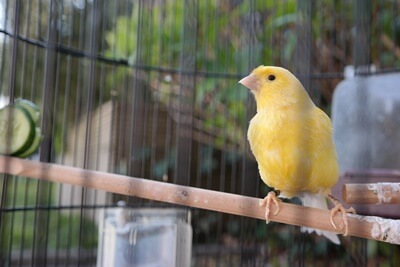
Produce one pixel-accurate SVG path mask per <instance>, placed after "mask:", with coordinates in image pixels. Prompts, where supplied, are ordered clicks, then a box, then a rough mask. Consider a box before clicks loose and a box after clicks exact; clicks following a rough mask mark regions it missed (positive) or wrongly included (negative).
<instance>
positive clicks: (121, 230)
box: [97, 207, 192, 267]
mask: <svg viewBox="0 0 400 267" xmlns="http://www.w3.org/2000/svg"><path fill="white" fill-rule="evenodd" d="M100 222H102V223H101V224H100V225H99V246H98V255H97V266H98V267H100V266H101V267H110V266H116V267H127V266H138V267H156V266H160V267H161V266H163V267H164V266H165V267H169V266H171V267H175V266H183V267H185V266H190V261H191V249H192V228H191V226H190V211H189V210H187V209H173V208H139V209H132V208H125V207H118V208H109V209H105V210H103V212H102V218H101V220H100Z"/></svg>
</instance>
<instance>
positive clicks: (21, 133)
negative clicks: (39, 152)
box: [0, 105, 35, 155]
mask: <svg viewBox="0 0 400 267" xmlns="http://www.w3.org/2000/svg"><path fill="white" fill-rule="evenodd" d="M34 137H35V124H34V123H33V120H32V118H31V116H30V115H29V114H28V112H27V111H26V110H25V109H23V108H20V107H18V106H16V105H8V106H5V107H4V108H2V109H0V154H5V155H16V154H19V153H22V152H23V151H25V150H26V149H28V148H29V147H30V146H31V144H32V141H33V139H34Z"/></svg>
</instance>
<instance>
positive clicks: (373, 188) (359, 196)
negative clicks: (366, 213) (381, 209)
mask: <svg viewBox="0 0 400 267" xmlns="http://www.w3.org/2000/svg"><path fill="white" fill-rule="evenodd" d="M342 196H343V200H344V201H345V202H346V203H347V204H400V183H369V184H344V185H343V187H342Z"/></svg>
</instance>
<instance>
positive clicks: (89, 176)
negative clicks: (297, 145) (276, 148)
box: [0, 156, 400, 244]
mask: <svg viewBox="0 0 400 267" xmlns="http://www.w3.org/2000/svg"><path fill="white" fill-rule="evenodd" d="M0 172H2V173H7V174H11V175H18V176H23V177H29V178H35V179H40V180H44V181H49V182H57V183H66V184H71V185H77V186H83V187H87V188H93V189H98V190H105V191H107V192H112V193H118V194H124V195H129V196H136V197H141V198H146V199H152V200H156V201H162V202H168V203H174V204H180V205H185V206H189V207H195V208H201V209H207V210H212V211H217V212H224V213H229V214H235V215H240V216H247V217H252V218H257V219H261V220H263V219H264V213H265V209H264V208H263V207H260V206H259V201H260V199H258V198H253V197H246V196H241V195H235V194H230V193H223V192H218V191H212V190H206V189H200V188H194V187H188V186H181V185H175V184H171V183H164V182H158V181H153V180H148V179H142V178H133V177H128V176H123V175H118V174H111V173H104V172H98V171H91V170H85V169H81V168H75V167H68V166H63V165H58V164H50V163H42V162H37V161H31V160H25V159H20V158H13V157H5V156H0ZM274 209H275V206H272V210H271V215H270V220H271V221H275V222H280V223H286V224H291V225H297V226H304V227H309V228H315V229H319V230H323V231H332V232H336V233H343V229H335V228H334V227H333V226H332V225H331V223H330V220H329V216H330V211H328V210H321V209H315V208H309V207H303V206H300V205H295V204H288V203H281V204H280V212H279V213H278V214H277V215H273V213H274ZM348 217H349V229H348V235H351V236H358V237H363V238H368V239H375V240H379V241H385V242H389V243H394V244H400V236H399V234H398V233H399V232H400V221H396V220H389V219H382V218H379V217H373V216H360V215H348ZM334 221H335V223H336V225H342V219H341V215H340V214H337V215H336V216H335V217H334Z"/></svg>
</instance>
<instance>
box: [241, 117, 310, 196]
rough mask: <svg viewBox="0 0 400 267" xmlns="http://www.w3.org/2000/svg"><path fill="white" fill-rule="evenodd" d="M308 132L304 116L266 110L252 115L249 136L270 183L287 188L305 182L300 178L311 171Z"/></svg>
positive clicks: (265, 176)
mask: <svg viewBox="0 0 400 267" xmlns="http://www.w3.org/2000/svg"><path fill="white" fill-rule="evenodd" d="M307 134H308V133H307V127H304V121H303V120H302V119H301V118H298V119H296V117H288V116H282V117H279V116H278V117H277V116H272V117H271V116H267V115H266V114H265V115H262V116H260V115H256V116H255V117H254V118H253V119H252V121H251V123H250V125H249V130H248V140H249V143H250V147H251V150H252V152H253V154H254V156H255V157H256V160H257V162H258V166H259V170H260V174H261V178H262V179H263V181H264V182H265V183H266V184H267V185H269V186H272V187H275V188H277V189H280V190H283V191H287V192H291V191H293V192H294V191H297V190H300V189H301V188H302V187H303V186H304V185H303V184H302V182H301V181H300V179H301V177H308V176H309V172H310V162H309V155H307V153H308V152H307V151H309V150H308V149H306V147H307V142H308V141H307V140H308V137H307Z"/></svg>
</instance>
